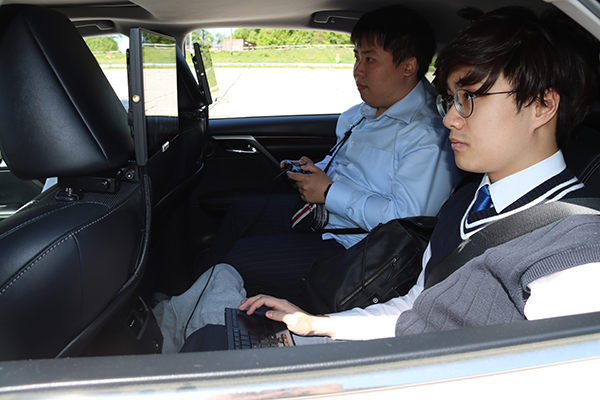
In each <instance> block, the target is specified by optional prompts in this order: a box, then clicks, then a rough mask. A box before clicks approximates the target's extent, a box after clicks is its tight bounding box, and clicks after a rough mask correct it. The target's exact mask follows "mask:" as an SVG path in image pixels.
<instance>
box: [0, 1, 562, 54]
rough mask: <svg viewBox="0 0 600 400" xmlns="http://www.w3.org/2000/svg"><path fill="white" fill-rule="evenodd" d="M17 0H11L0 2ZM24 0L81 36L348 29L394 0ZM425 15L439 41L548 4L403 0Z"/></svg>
mask: <svg viewBox="0 0 600 400" xmlns="http://www.w3.org/2000/svg"><path fill="white" fill-rule="evenodd" d="M11 3H20V2H19V1H15V0H7V1H4V4H11ZM27 3H29V4H35V5H40V6H44V7H50V8H54V9H57V10H59V11H61V12H62V13H63V14H65V15H66V16H67V17H69V19H71V21H73V22H74V23H75V25H76V26H77V27H78V28H79V29H80V32H81V33H82V35H83V36H93V35H106V34H114V33H122V34H127V32H128V31H129V28H131V27H135V26H144V27H146V28H148V29H153V30H156V31H161V32H163V33H167V34H169V35H172V36H174V37H176V38H178V39H181V38H183V37H184V36H185V35H186V34H188V33H189V32H191V31H193V30H197V29H210V28H224V27H225V28H226V27H234V28H257V27H260V28H274V29H277V28H282V29H283V28H285V29H290V28H296V29H310V30H328V31H339V32H350V31H351V29H352V27H353V26H354V23H355V22H356V20H357V19H358V18H359V17H360V15H362V14H363V13H365V12H367V11H371V10H374V9H377V8H380V7H383V6H386V5H390V4H395V3H397V2H396V1H394V0H378V1H369V2H365V1H361V0H333V1H323V0H305V1H301V2H292V1H285V2H282V1H278V0H255V1H251V2H250V1H244V0H231V1H227V2H222V1H219V0H203V1H169V2H165V1H161V0H137V1H104V2H101V3H99V2H97V1H95V0H66V1H52V0H31V1H28V2H27ZM402 3H403V4H405V5H406V6H408V7H411V8H413V9H415V10H416V11H417V12H420V13H421V14H422V15H425V16H426V18H428V19H429V22H430V23H431V25H432V26H433V28H434V30H435V31H436V32H435V33H436V38H437V39H438V43H439V45H440V46H441V44H443V43H445V42H446V41H447V40H448V39H449V38H450V37H451V36H452V35H454V33H456V31H457V30H459V29H460V28H462V27H463V26H465V25H466V24H467V23H468V22H469V21H470V20H471V19H472V18H473V17H475V16H477V15H479V13H480V12H486V11H490V10H492V9H494V8H498V7H500V6H504V5H511V4H512V5H514V4H519V5H523V6H526V7H529V8H531V9H533V10H537V11H543V10H544V9H546V8H549V7H551V5H550V4H548V3H545V2H543V1H540V0H522V1H514V0H502V1H476V2H474V1H472V0H457V1H451V2H448V1H443V0H432V1H427V2H422V1H419V0H407V1H403V2H402Z"/></svg>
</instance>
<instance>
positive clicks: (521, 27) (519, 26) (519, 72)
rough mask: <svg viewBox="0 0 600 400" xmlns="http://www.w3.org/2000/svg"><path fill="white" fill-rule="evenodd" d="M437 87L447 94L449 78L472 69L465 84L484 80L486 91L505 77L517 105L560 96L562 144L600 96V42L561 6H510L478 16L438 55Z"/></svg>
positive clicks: (558, 136) (559, 135)
mask: <svg viewBox="0 0 600 400" xmlns="http://www.w3.org/2000/svg"><path fill="white" fill-rule="evenodd" d="M435 67H436V73H435V79H434V85H435V86H436V88H437V90H438V92H440V93H447V90H448V88H447V84H448V77H449V76H450V75H451V74H452V73H454V72H456V71H458V70H460V69H462V68H465V67H467V68H468V69H469V71H468V73H467V74H466V75H465V76H463V77H462V78H461V79H460V81H459V82H456V83H457V84H458V85H460V86H468V85H474V84H477V83H481V82H483V84H482V86H481V87H480V88H479V89H478V90H477V91H476V93H477V94H482V93H486V92H487V91H489V90H490V88H491V87H492V86H493V85H494V83H495V82H496V80H497V79H498V77H499V76H500V75H503V76H504V78H505V79H506V80H507V81H508V82H509V83H510V84H511V86H512V88H513V90H514V91H515V93H514V94H513V96H514V99H515V102H516V105H517V108H518V109H519V110H520V109H521V108H522V107H523V106H527V105H530V104H531V103H533V102H534V101H536V100H539V101H543V99H544V95H545V93H546V91H547V90H548V89H554V90H556V92H557V93H558V94H559V95H560V103H559V108H558V112H557V126H556V142H557V144H558V146H559V147H560V148H563V147H564V146H565V145H566V144H567V142H568V140H569V138H570V136H571V132H572V130H573V128H574V127H575V126H577V125H578V124H579V123H581V121H583V118H584V117H585V115H586V114H587V112H588V111H589V109H590V106H591V103H592V102H593V100H594V98H595V96H596V89H597V88H596V84H597V76H596V75H597V71H598V47H597V41H596V40H595V39H593V38H592V37H591V35H589V34H588V33H587V32H585V31H583V29H581V28H580V27H579V26H578V25H577V24H576V23H575V22H574V21H572V20H570V19H569V18H568V17H566V16H565V15H564V14H562V13H560V12H558V10H555V11H552V12H551V13H549V14H547V15H545V16H544V17H543V18H539V17H538V16H537V15H536V14H535V13H533V12H532V11H530V10H528V9H526V8H523V7H505V8H501V9H498V10H495V11H492V12H489V13H487V14H484V15H482V16H481V17H479V18H478V19H476V20H475V21H474V22H473V23H472V24H471V25H470V26H468V27H467V28H465V29H464V30H463V31H461V32H459V34H458V35H456V36H455V37H454V38H453V39H452V40H451V41H450V42H449V43H448V44H447V46H446V47H444V48H443V49H442V51H441V52H440V53H439V55H438V58H437V60H436V63H435Z"/></svg>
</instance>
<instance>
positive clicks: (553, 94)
mask: <svg viewBox="0 0 600 400" xmlns="http://www.w3.org/2000/svg"><path fill="white" fill-rule="evenodd" d="M559 104H560V94H558V92H557V91H556V90H554V89H552V88H550V89H547V90H546V92H545V93H544V101H543V102H542V101H539V100H538V101H536V102H535V124H536V127H535V128H540V127H542V126H544V125H546V124H547V123H548V122H550V121H551V120H552V119H553V118H554V117H555V116H556V114H557V113H558V106H559Z"/></svg>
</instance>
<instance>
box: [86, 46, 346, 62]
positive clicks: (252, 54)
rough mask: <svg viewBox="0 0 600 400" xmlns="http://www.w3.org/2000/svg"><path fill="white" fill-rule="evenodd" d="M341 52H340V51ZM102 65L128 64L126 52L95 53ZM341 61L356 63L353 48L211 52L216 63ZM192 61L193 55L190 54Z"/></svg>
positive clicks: (189, 57)
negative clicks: (231, 52) (337, 58)
mask: <svg viewBox="0 0 600 400" xmlns="http://www.w3.org/2000/svg"><path fill="white" fill-rule="evenodd" d="M338 52H339V53H338ZM94 55H95V56H96V59H97V60H98V63H99V64H100V65H106V64H126V62H127V60H126V58H125V54H123V53H119V52H112V53H104V52H98V53H94ZM337 56H339V57H340V59H339V63H341V64H354V53H353V51H352V49H351V48H325V49H319V48H298V49H282V50H274V49H258V50H252V51H234V52H233V56H232V55H231V54H230V52H228V51H215V52H211V57H212V60H213V62H215V63H323V64H332V63H336V62H337V61H336V57H337ZM188 61H189V62H191V56H189V55H188Z"/></svg>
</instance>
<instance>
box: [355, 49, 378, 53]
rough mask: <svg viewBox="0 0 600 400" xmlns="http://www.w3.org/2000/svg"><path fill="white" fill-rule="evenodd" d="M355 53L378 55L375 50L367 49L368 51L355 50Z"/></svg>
mask: <svg viewBox="0 0 600 400" xmlns="http://www.w3.org/2000/svg"><path fill="white" fill-rule="evenodd" d="M354 53H360V54H373V53H377V52H376V51H375V50H373V49H366V50H360V51H358V50H356V49H354Z"/></svg>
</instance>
